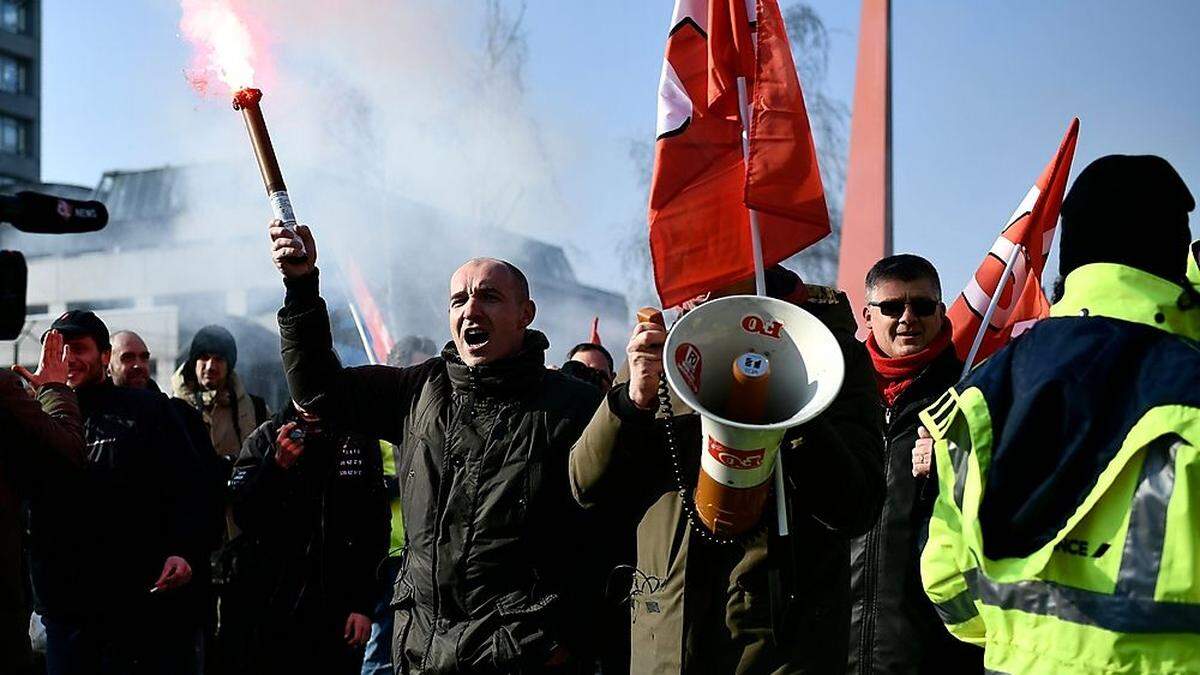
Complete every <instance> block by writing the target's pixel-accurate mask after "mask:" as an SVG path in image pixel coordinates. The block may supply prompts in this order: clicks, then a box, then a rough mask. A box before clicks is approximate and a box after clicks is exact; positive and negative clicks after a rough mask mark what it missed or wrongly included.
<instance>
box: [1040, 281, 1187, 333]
mask: <svg viewBox="0 0 1200 675" xmlns="http://www.w3.org/2000/svg"><path fill="white" fill-rule="evenodd" d="M1181 299H1182V302H1181ZM1181 304H1182V305H1183V307H1181V306H1180V305H1181ZM1050 316H1052V317H1062V316H1103V317H1108V318H1110V319H1121V320H1123V321H1130V322H1133V323H1140V324H1143V325H1146V326H1153V327H1155V328H1158V329H1160V330H1164V331H1166V332H1168V333H1173V334H1175V335H1182V336H1184V337H1188V338H1192V339H1200V307H1196V306H1191V305H1190V298H1187V297H1186V296H1185V295H1184V291H1183V289H1182V288H1181V287H1180V286H1179V285H1178V284H1175V283H1172V282H1170V281H1167V280H1166V279H1163V278H1162V277H1158V276H1155V275H1153V274H1150V273H1148V272H1143V271H1141V270H1139V269H1135V268H1133V267H1127V266H1125V265H1115V264H1112V263H1092V264H1090V265H1084V266H1082V267H1079V268H1077V269H1076V270H1075V271H1074V272H1071V273H1070V274H1068V275H1067V278H1066V280H1065V282H1064V292H1063V297H1062V300H1059V301H1058V302H1057V303H1055V305H1054V306H1053V307H1051V308H1050Z"/></svg>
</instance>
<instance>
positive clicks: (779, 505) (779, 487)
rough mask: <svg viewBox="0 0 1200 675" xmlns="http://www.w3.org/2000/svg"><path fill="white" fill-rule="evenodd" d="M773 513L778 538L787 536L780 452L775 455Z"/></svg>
mask: <svg viewBox="0 0 1200 675" xmlns="http://www.w3.org/2000/svg"><path fill="white" fill-rule="evenodd" d="M781 450H782V449H781ZM775 513H776V515H777V516H778V517H779V536H781V537H786V536H788V515H787V495H786V494H785V493H784V491H783V452H782V451H781V452H778V453H776V454H775Z"/></svg>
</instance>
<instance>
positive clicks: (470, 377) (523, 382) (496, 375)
mask: <svg viewBox="0 0 1200 675" xmlns="http://www.w3.org/2000/svg"><path fill="white" fill-rule="evenodd" d="M549 348H550V341H549V340H547V339H546V336H545V335H543V334H542V333H541V332H540V331H536V330H526V331H525V342H524V344H523V345H522V346H521V351H520V352H518V353H517V355H516V356H513V357H510V358H507V359H501V360H499V361H495V362H493V363H486V364H484V365H481V366H468V365H466V364H465V363H463V361H462V358H460V357H459V355H458V348H457V347H455V346H454V343H453V342H450V343H448V344H447V345H446V347H445V348H444V349H443V350H442V358H444V359H445V360H446V370H447V372H448V373H449V374H450V383H451V384H452V385H453V386H454V389H455V390H458V391H465V392H476V393H479V394H482V395H484V396H487V397H489V398H498V399H504V398H509V397H511V396H513V395H515V394H518V393H520V392H521V391H524V390H525V389H527V388H528V387H529V386H530V385H532V384H535V383H536V382H538V381H540V380H541V378H542V375H544V374H545V372H546V350H547V349H549Z"/></svg>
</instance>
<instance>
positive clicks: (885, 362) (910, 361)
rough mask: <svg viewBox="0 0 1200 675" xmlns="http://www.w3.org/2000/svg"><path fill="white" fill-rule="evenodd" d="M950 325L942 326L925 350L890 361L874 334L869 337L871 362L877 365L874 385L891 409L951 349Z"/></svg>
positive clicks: (868, 345)
mask: <svg viewBox="0 0 1200 675" xmlns="http://www.w3.org/2000/svg"><path fill="white" fill-rule="evenodd" d="M950 334H951V330H950V322H949V321H943V322H942V330H941V331H940V332H939V333H938V334H937V337H935V338H933V342H930V343H929V344H928V345H926V346H925V348H924V349H922V350H921V351H919V352H917V353H916V354H909V355H908V356H897V357H894V358H893V357H890V356H888V355H887V354H884V353H883V351H882V350H880V349H879V343H878V342H876V341H875V334H874V333H871V334H869V335H867V351H868V352H870V353H871V361H873V362H874V364H875V384H876V385H878V386H879V393H880V395H882V396H883V400H884V401H886V402H887V404H888V407H889V408H890V407H892V406H893V405H895V404H896V399H898V398H900V394H902V393H904V390H905V389H908V388H909V387H910V386H912V383H913V382H916V381H917V376H918V375H920V374H921V372H922V371H924V370H925V368H926V367H928V366H929V364H930V363H933V360H934V359H936V358H937V357H938V355H939V354H941V353H942V351H943V350H944V349H946V348H947V347H949V346H950Z"/></svg>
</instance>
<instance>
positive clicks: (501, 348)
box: [450, 258, 537, 366]
mask: <svg viewBox="0 0 1200 675" xmlns="http://www.w3.org/2000/svg"><path fill="white" fill-rule="evenodd" d="M536 312H537V308H536V307H535V306H534V304H533V301H532V300H530V299H529V281H528V280H527V279H526V278H525V275H524V274H523V273H522V272H521V270H519V269H517V268H516V266H515V265H513V264H512V263H509V262H505V261H503V260H497V259H496V258H473V259H471V260H468V261H467V262H465V263H463V265H462V267H459V268H458V270H456V271H455V272H454V275H453V276H451V277H450V333H451V335H452V336H453V338H454V345H455V347H457V348H458V354H459V356H460V357H461V358H462V360H463V362H464V363H466V364H467V365H469V366H477V365H482V364H485V363H490V362H492V361H499V360H501V359H505V358H509V357H511V356H515V355H516V354H517V353H518V352H520V351H521V346H522V345H523V344H524V341H525V329H526V328H528V327H529V324H531V323H533V317H534V315H535V314H536Z"/></svg>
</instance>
